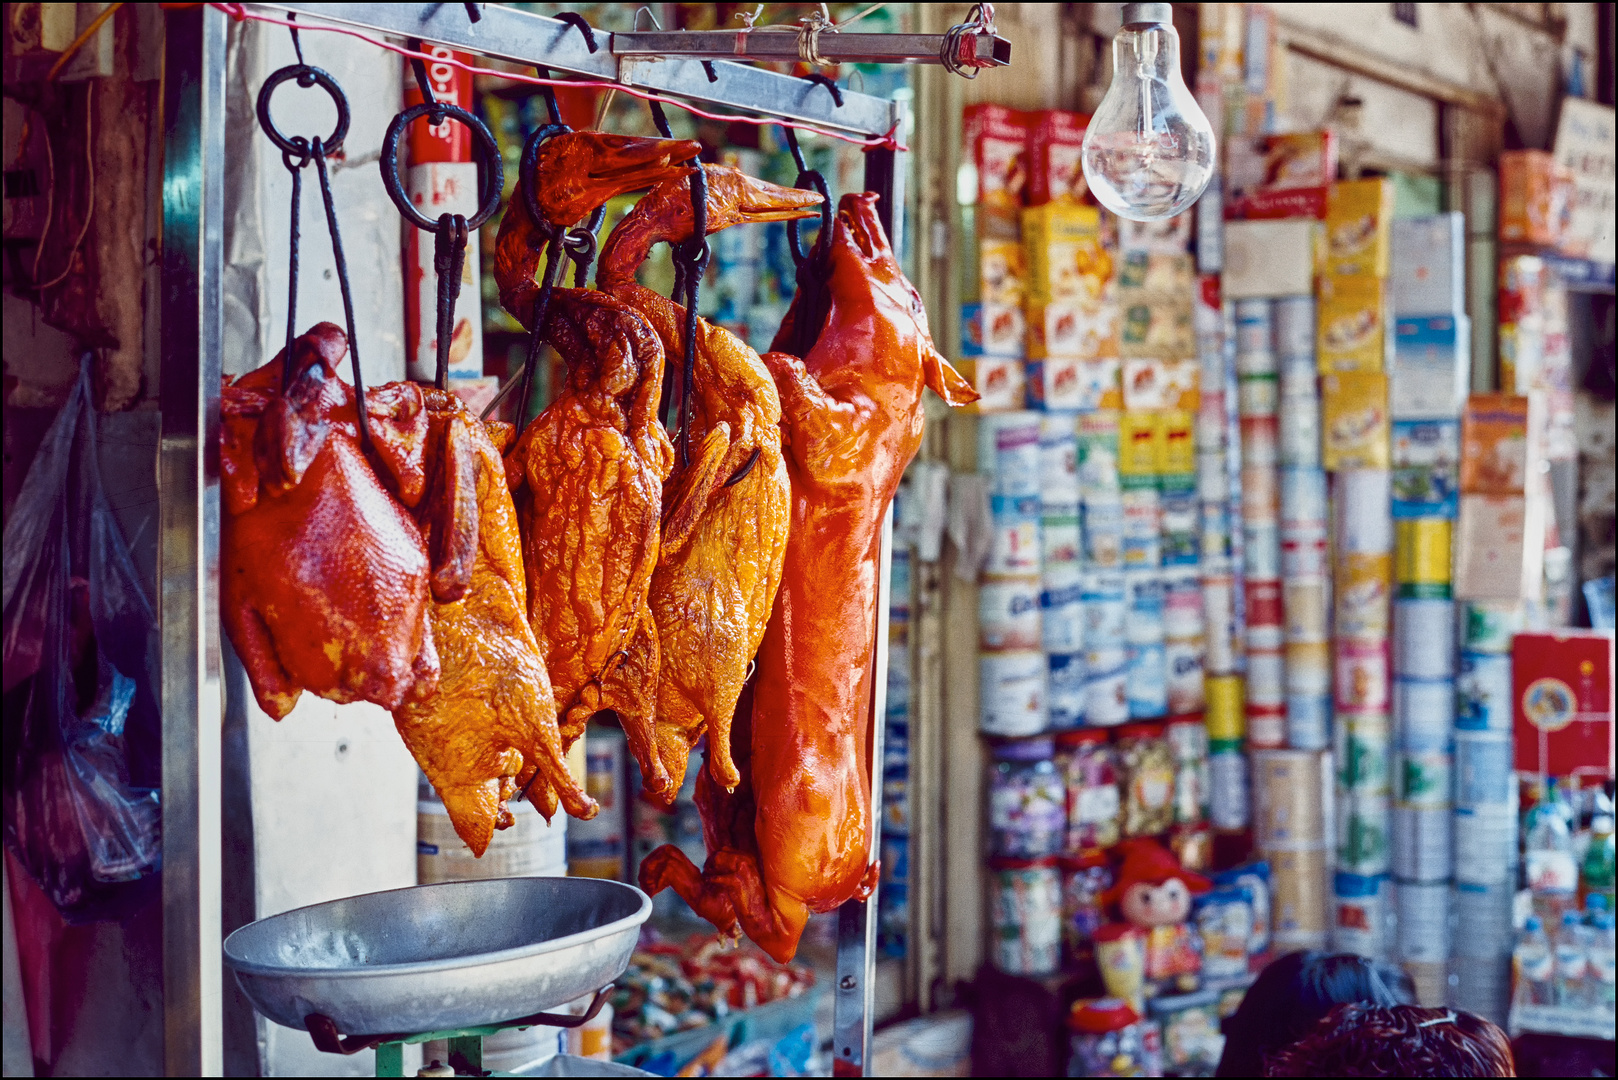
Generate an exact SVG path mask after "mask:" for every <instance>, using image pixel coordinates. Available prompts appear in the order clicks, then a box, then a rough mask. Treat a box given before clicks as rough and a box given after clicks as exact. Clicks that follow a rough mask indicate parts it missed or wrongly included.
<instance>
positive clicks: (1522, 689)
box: [1511, 630, 1613, 776]
mask: <svg viewBox="0 0 1618 1080" xmlns="http://www.w3.org/2000/svg"><path fill="white" fill-rule="evenodd" d="M1612 663H1613V661H1612V635H1611V634H1610V633H1606V632H1603V631H1599V630H1562V631H1557V632H1555V633H1537V634H1518V635H1517V636H1516V638H1515V639H1514V640H1513V642H1512V646H1511V686H1512V701H1513V704H1512V714H1513V715H1512V724H1513V732H1514V738H1513V741H1514V742H1515V744H1516V753H1517V762H1516V768H1517V771H1518V772H1530V773H1544V774H1545V775H1547V776H1571V775H1572V774H1574V773H1586V774H1598V775H1602V776H1611V775H1612V774H1613V718H1612Z"/></svg>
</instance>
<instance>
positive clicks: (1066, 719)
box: [1045, 653, 1085, 731]
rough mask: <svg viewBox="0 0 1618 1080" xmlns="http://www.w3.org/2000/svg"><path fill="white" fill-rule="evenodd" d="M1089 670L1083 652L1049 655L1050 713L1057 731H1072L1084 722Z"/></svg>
mask: <svg viewBox="0 0 1618 1080" xmlns="http://www.w3.org/2000/svg"><path fill="white" fill-rule="evenodd" d="M1084 687H1085V667H1084V654H1083V653H1050V654H1048V655H1047V671H1046V679H1045V702H1046V712H1047V713H1048V714H1049V716H1050V727H1051V730H1053V731H1068V730H1071V729H1073V728H1076V727H1080V726H1082V725H1083V723H1084V695H1085V690H1084Z"/></svg>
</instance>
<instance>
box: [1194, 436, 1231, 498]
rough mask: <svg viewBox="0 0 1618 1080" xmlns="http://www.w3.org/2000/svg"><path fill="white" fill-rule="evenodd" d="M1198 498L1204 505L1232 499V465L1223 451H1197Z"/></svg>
mask: <svg viewBox="0 0 1618 1080" xmlns="http://www.w3.org/2000/svg"><path fill="white" fill-rule="evenodd" d="M1197 498H1199V499H1201V500H1202V501H1203V502H1204V503H1223V502H1227V501H1229V499H1230V463H1229V460H1228V459H1227V458H1226V456H1225V452H1224V451H1223V450H1208V451H1203V450H1201V449H1198V451H1197Z"/></svg>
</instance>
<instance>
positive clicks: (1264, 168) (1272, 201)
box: [1225, 131, 1337, 219]
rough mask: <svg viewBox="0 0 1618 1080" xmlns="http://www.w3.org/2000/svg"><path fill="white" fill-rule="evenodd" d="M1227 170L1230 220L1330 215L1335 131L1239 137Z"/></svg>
mask: <svg viewBox="0 0 1618 1080" xmlns="http://www.w3.org/2000/svg"><path fill="white" fill-rule="evenodd" d="M1226 172H1227V174H1228V183H1229V191H1228V192H1227V193H1226V198H1225V217H1227V218H1232V219H1236V218H1249V219H1251V218H1297V217H1312V218H1324V217H1325V216H1326V196H1327V194H1328V193H1329V191H1330V189H1331V185H1332V181H1334V180H1336V179H1337V143H1336V141H1335V140H1334V139H1333V137H1332V133H1331V132H1330V131H1299V132H1294V133H1292V134H1288V135H1263V136H1260V137H1259V138H1257V139H1233V140H1231V142H1230V145H1229V147H1228V148H1227V151H1226Z"/></svg>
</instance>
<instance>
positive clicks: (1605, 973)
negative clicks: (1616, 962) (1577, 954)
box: [1589, 911, 1613, 1009]
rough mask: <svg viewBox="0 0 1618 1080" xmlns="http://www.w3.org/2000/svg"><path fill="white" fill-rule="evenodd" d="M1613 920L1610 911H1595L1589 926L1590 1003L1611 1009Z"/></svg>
mask: <svg viewBox="0 0 1618 1080" xmlns="http://www.w3.org/2000/svg"><path fill="white" fill-rule="evenodd" d="M1612 931H1613V918H1612V912H1610V911H1597V912H1594V913H1593V915H1592V916H1591V924H1590V959H1589V968H1590V976H1589V979H1590V1003H1591V1004H1592V1005H1595V1006H1597V1007H1604V1008H1608V1009H1610V1008H1612V1007H1613V949H1612V944H1613V936H1612Z"/></svg>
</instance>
